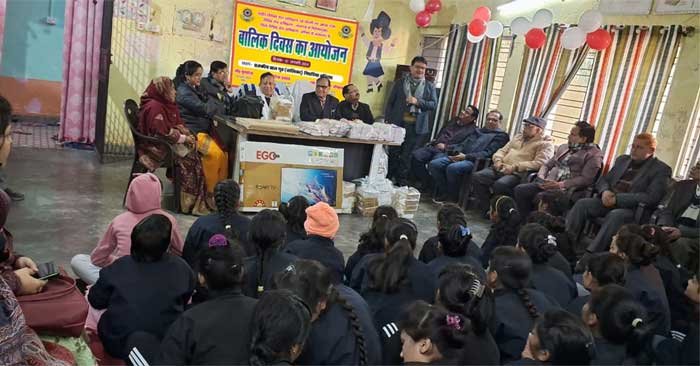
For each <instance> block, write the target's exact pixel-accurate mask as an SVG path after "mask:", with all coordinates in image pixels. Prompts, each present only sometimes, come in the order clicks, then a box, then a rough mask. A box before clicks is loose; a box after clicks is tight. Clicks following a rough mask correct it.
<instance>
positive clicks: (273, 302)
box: [250, 290, 311, 366]
mask: <svg viewBox="0 0 700 366" xmlns="http://www.w3.org/2000/svg"><path fill="white" fill-rule="evenodd" d="M252 328H253V331H252V338H251V342H250V343H251V344H250V365H252V366H262V365H291V364H293V363H294V361H295V360H296V359H297V358H298V357H299V355H301V351H302V350H303V349H304V343H306V339H307V338H308V336H309V332H310V331H311V309H309V307H308V306H306V304H305V303H304V301H303V300H302V299H301V298H299V297H298V296H296V295H294V294H293V293H292V292H291V291H288V290H274V291H267V292H265V293H264V294H263V295H262V296H261V297H260V301H258V303H257V305H256V306H255V312H254V313H253V327H252Z"/></svg>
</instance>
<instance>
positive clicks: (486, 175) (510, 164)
mask: <svg viewBox="0 0 700 366" xmlns="http://www.w3.org/2000/svg"><path fill="white" fill-rule="evenodd" d="M545 127H547V121H545V120H544V119H543V118H540V117H535V116H531V117H528V118H526V119H524V120H523V131H522V132H521V133H519V134H518V135H516V136H515V137H514V138H513V139H512V140H510V142H508V143H507V144H506V146H503V147H502V148H501V149H499V150H498V151H496V153H495V154H493V158H492V160H493V165H492V166H490V167H488V168H486V169H482V170H480V171H478V172H477V173H476V174H474V177H473V183H472V184H473V189H474V197H476V198H477V199H478V202H479V205H478V209H479V211H480V212H486V210H488V208H489V199H490V197H491V190H492V189H493V194H495V195H502V196H512V195H513V188H515V186H517V185H518V184H520V182H521V181H522V179H523V178H525V177H526V176H527V174H528V173H529V172H531V171H537V170H539V169H540V167H542V164H544V163H545V162H547V160H549V159H551V158H552V156H553V155H554V145H553V144H552V138H551V137H550V136H548V135H545V134H544V129H545Z"/></svg>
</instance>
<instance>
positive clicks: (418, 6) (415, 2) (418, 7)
mask: <svg viewBox="0 0 700 366" xmlns="http://www.w3.org/2000/svg"><path fill="white" fill-rule="evenodd" d="M408 7H409V8H411V11H412V12H414V13H420V12H421V11H423V10H425V0H411V2H410V3H408Z"/></svg>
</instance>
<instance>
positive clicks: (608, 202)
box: [601, 191, 617, 208]
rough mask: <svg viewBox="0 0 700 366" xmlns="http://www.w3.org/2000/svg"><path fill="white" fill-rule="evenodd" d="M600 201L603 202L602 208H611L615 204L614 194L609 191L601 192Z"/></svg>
mask: <svg viewBox="0 0 700 366" xmlns="http://www.w3.org/2000/svg"><path fill="white" fill-rule="evenodd" d="M601 200H602V201H603V206H605V207H606V208H613V207H615V204H616V203H617V200H616V199H615V193H613V192H611V191H605V192H603V195H602V196H601Z"/></svg>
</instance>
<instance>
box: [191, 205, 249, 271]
mask: <svg viewBox="0 0 700 366" xmlns="http://www.w3.org/2000/svg"><path fill="white" fill-rule="evenodd" d="M230 224H231V228H232V229H233V230H234V231H235V232H236V233H238V241H239V243H241V246H242V247H243V249H244V250H245V252H246V255H248V256H251V255H255V247H254V246H253V245H252V244H250V243H249V242H248V229H249V227H250V219H249V218H247V217H245V216H243V215H234V216H233V218H232V219H231V223H230ZM225 231H226V229H225V228H224V224H223V223H222V222H221V218H220V216H219V214H218V213H213V214H209V215H206V216H201V217H199V218H197V220H195V222H194V223H193V224H192V226H191V227H190V230H189V231H187V237H186V238H185V247H184V248H183V249H182V259H184V260H185V261H186V262H187V263H189V265H190V266H191V267H192V268H195V267H196V266H197V258H198V255H199V252H200V251H202V250H203V249H204V248H207V246H208V245H209V239H211V237H212V236H214V234H223V233H224V232H225Z"/></svg>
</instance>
